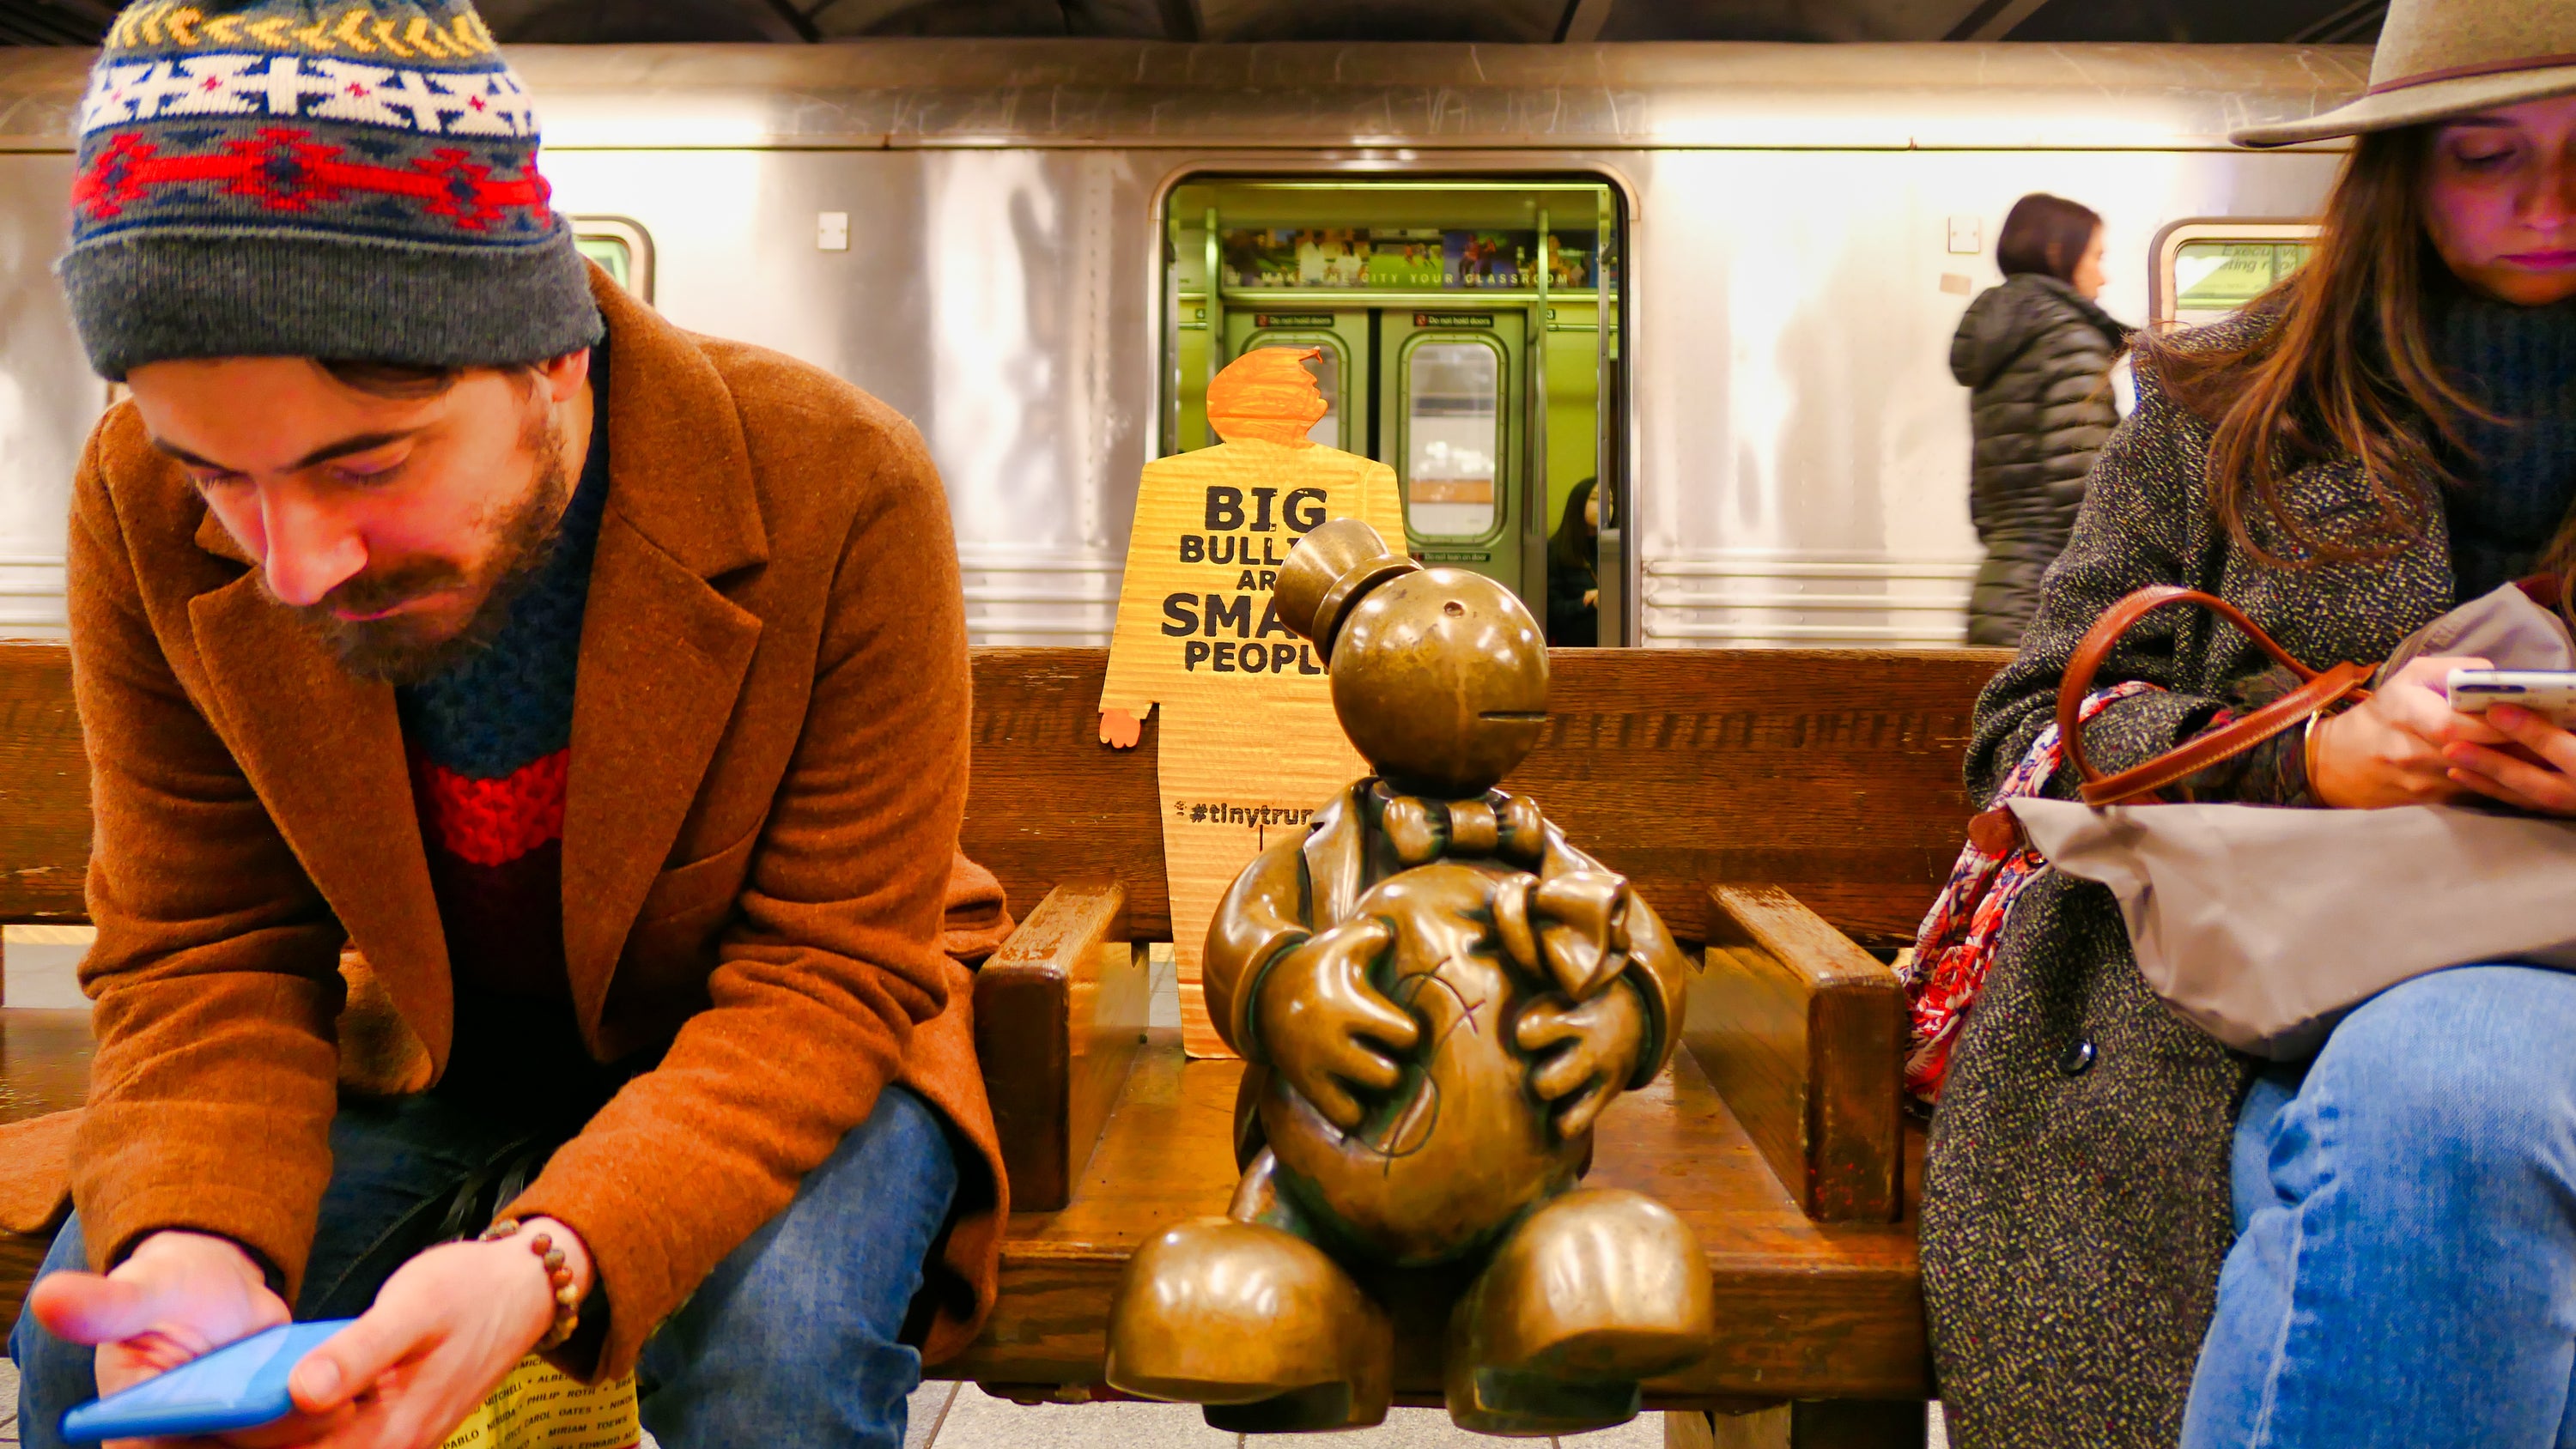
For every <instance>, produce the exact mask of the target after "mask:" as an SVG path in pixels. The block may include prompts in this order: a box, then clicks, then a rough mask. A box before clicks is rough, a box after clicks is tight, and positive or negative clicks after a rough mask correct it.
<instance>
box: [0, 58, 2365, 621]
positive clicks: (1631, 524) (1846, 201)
mask: <svg viewBox="0 0 2576 1449" xmlns="http://www.w3.org/2000/svg"><path fill="white" fill-rule="evenodd" d="M92 58H93V53H92V52H89V51H85V50H71V49H13V50H0V633H9V634H19V635H26V634H37V635H43V634H50V633H58V632H59V631H60V628H61V621H62V604H61V590H62V563H61V560H62V534H63V512H64V507H65V502H66V499H67V497H68V493H69V480H70V476H71V473H72V470H73V468H74V465H75V462H76V460H77V457H78V453H79V450H80V446H81V441H82V438H83V436H84V434H85V433H86V432H87V430H88V428H89V426H90V424H91V422H92V421H93V419H94V418H95V417H96V416H97V414H98V412H99V410H100V408H101V407H102V406H103V405H104V404H105V403H106V402H107V401H108V400H109V390H108V388H107V387H106V385H105V384H103V383H101V382H99V381H98V380H97V379H96V378H95V377H94V376H92V375H91V374H90V372H89V371H88V369H87V368H86V366H85V365H84V364H83V362H82V360H81V355H80V351H79V348H78V346H77V344H76V342H75V339H74V337H73V335H72V332H71V329H70V324H69V320H68V317H67V314H66V312H65V309H64V307H63V304H62V301H61V299H60V296H59V294H58V292H57V290H56V287H55V283H54V280H53V278H52V276H51V274H50V264H51V262H52V260H53V258H54V257H55V256H56V255H57V254H58V253H59V251H60V250H61V247H62V245H63V239H64V234H65V207H66V197H67V194H68V191H69V187H70V181H71V173H72V133H73V125H74V120H75V117H76V115H77V113H78V110H79V107H80V104H81V100H82V96H83V91H84V87H85V84H86V73H87V70H88V68H89V65H90V63H91V60H92ZM513 58H514V60H515V62H516V64H517V65H518V67H519V70H520V72H521V74H522V76H523V77H524V78H525V80H526V82H527V83H528V86H529V88H530V90H531V91H532V92H533V94H534V97H535V99H536V103H537V106H538V109H539V112H540V115H541V117H542V121H543V126H544V133H545V139H546V152H545V157H544V162H543V165H544V169H545V172H546V174H547V176H548V177H549V178H550V180H551V181H552V183H553V186H554V200H555V204H556V206H557V207H558V208H559V209H560V210H561V211H563V212H564V213H565V214H567V215H568V216H571V217H572V218H574V220H575V223H576V226H577V228H578V230H579V233H580V236H581V241H582V245H583V248H584V250H585V251H587V252H589V253H590V254H591V255H592V256H594V257H595V258H596V259H598V260H599V261H600V262H601V263H602V265H604V266H606V267H607V268H608V269H609V270H610V271H611V272H612V273H613V274H614V275H616V276H617V277H618V278H619V279H620V280H621V281H622V282H624V283H625V284H626V285H627V286H629V287H631V288H632V289H633V290H635V291H636V292H638V293H640V294H642V295H643V296H644V297H646V298H647V299H648V300H650V301H651V302H652V303H653V304H654V305H656V306H657V307H659V308H660V309H661V310H662V311H663V312H664V313H665V314H666V315H668V316H670V317H671V318H673V319H674V320H676V321H678V322H679V323H681V324H682V325H685V326H688V327H692V328H697V329H701V330H704V331H707V332H712V333H720V334H724V335H727V336H731V337H738V338H743V339H747V340H750V341H755V342H759V343H763V344H766V345H768V346H771V347H775V348H779V349H781V350H783V351H785V352H788V353H792V354H794V355H796V356H798V357H801V358H805V359H807V360H809V361H812V362H815V363H818V364H820V365H822V366H825V367H828V368H830V369H832V370H833V371H834V372H836V373H838V374H840V375H841V376H843V377H846V378H849V379H850V380H852V381H854V382H856V383H858V384H859V385H861V386H863V387H865V388H867V389H868V390H870V391H871V392H873V393H875V394H877V395H878V396H880V397H882V398H884V399H886V400H887V401H888V402H889V403H891V404H893V405H894V406H895V407H897V408H900V409H901V410H902V411H903V412H904V413H906V414H907V415H909V416H910V417H911V418H912V420H913V421H914V422H915V423H916V424H917V425H918V426H919V427H920V428H921V430H922V432H923V434H924V435H925V436H926V437H927V438H928V440H929V443H930V447H931V450H932V452H933V454H934V456H935V457H936V459H937V461H938V464H939V467H940V470H941V473H942V475H943V476H944V478H945V479H946V482H947V486H948V489H949V492H950V497H951V502H952V505H953V511H954V516H955V519H956V525H957V533H958V544H959V550H960V555H961V560H962V562H963V564H964V567H965V579H966V597H967V601H968V613H969V616H970V628H971V631H972V635H973V637H974V639H975V640H976V642H978V643H1000V644H1070V643H1093V644H1098V643H1105V642H1106V641H1107V638H1108V633H1109V629H1110V625H1111V620H1112V613H1113V608H1114V604H1115V601H1116V599H1117V594H1118V577H1119V573H1120V569H1121V565H1122V559H1123V551H1124V548H1125V543H1126V535H1127V529H1128V520H1129V515H1130V512H1131V508H1132V505H1133V500H1134V496H1135V488H1136V480H1137V475H1138V472H1139V470H1140V469H1141V468H1142V467H1143V466H1144V465H1145V463H1146V462H1147V460H1149V459H1151V458H1154V457H1157V456H1160V455H1163V454H1167V453H1171V452H1175V451H1180V450H1183V449H1187V448H1193V447H1198V446H1203V445H1204V444H1206V443H1207V442H1209V441H1212V439H1210V438H1209V436H1208V429H1207V424H1206V419H1205V415H1204V411H1203V407H1202V400H1203V397H1204V393H1205V389H1206V386H1207V381H1208V379H1209V377H1210V376H1211V375H1213V373H1214V371H1215V370H1216V369H1218V368H1220V367H1222V366H1223V365H1224V363H1225V362H1226V361H1227V360H1229V359H1231V358H1232V357H1234V356H1236V355H1238V354H1239V353H1241V352H1242V351H1243V350H1244V349H1247V348H1252V347H1260V346H1271V345H1287V346H1295V347H1300V348H1309V349H1313V350H1314V352H1315V354H1316V355H1315V357H1314V359H1313V361H1312V362H1311V363H1310V366H1311V367H1312V368H1313V369H1314V370H1315V371H1316V373H1317V376H1318V382H1319V385H1320V387H1321V389H1322V391H1323V392H1324V393H1325V396H1326V398H1327V401H1328V404H1329V406H1330V409H1331V411H1330V412H1329V413H1328V415H1327V416H1326V418H1325V419H1324V420H1323V421H1322V422H1320V423H1318V424H1317V425H1316V430H1315V434H1314V435H1315V436H1316V437H1317V438H1318V439H1319V440H1320V441H1324V442H1329V443H1331V444H1333V445H1335V446H1339V447H1343V448H1347V449H1349V450H1351V451H1354V452H1364V453H1368V454H1371V455H1373V456H1375V457H1378V458H1381V459H1383V460H1385V461H1387V462H1388V463H1390V464H1392V465H1393V466H1394V467H1395V468H1396V470H1397V472H1398V475H1399V477H1400V478H1401V480H1402V482H1403V485H1404V489H1405V500H1406V510H1407V512H1406V518H1407V525H1408V531H1409V533H1410V534H1411V537H1410V539H1409V540H1408V542H1409V545H1410V547H1411V548H1412V550H1413V551H1414V552H1416V553H1418V554H1420V555H1422V556H1423V557H1425V558H1426V559H1432V560H1436V561H1440V562H1446V563H1452V564H1455V565H1458V566H1461V567H1466V568H1472V569H1476V570H1479V571H1481V572H1485V573H1487V574H1490V575H1492V576H1494V577H1496V578H1498V579H1501V580H1503V581H1504V582H1506V583H1508V584H1510V585H1511V586H1512V587H1514V588H1517V589H1519V590H1520V591H1521V592H1522V594H1523V595H1524V596H1525V597H1527V598H1528V599H1529V600H1530V601H1531V602H1532V604H1533V605H1535V606H1542V607H1543V595H1544V590H1545V588H1546V582H1547V581H1546V569H1545V563H1544V560H1545V553H1546V548H1547V544H1548V538H1549V535H1550V533H1551V531H1552V530H1553V529H1554V528H1555V527H1556V526H1557V524H1558V523H1559V522H1560V521H1561V514H1562V512H1563V511H1564V509H1565V507H1566V504H1567V500H1568V498H1569V497H1570V496H1571V495H1572V494H1573V492H1574V490H1575V489H1576V487H1577V485H1578V484H1579V483H1581V482H1582V481H1583V480H1585V479H1599V480H1601V481H1600V483H1599V485H1598V486H1599V489H1600V492H1601V495H1602V497H1603V498H1604V499H1605V500H1606V501H1607V505H1608V506H1607V507H1606V508H1605V509H1604V510H1603V515H1602V522H1603V524H1604V527H1603V528H1602V529H1601V531H1600V536H1599V541H1598V545H1597V547H1598V550H1599V553H1598V560H1599V563H1600V565H1601V567H1600V570H1599V582H1600V585H1601V587H1600V620H1601V629H1600V634H1601V640H1602V642H1603V643H1605V644H1628V645H1643V646H1649V647H1712V646H1737V647H1741V646H1761V645H1784V644H1786V645H1837V646H1855V647H1892V648H1907V647H1938V646H1945V645H1953V644H1956V643H1957V642H1958V641H1959V640H1960V638H1961V637H1962V633H1963V618H1962V615H1963V606H1964V603H1965V599H1966V595H1967V589H1968V583H1969V579H1970V576H1971V574H1972V573H1973V571H1974V568H1975V562H1976V541H1975V537H1974V534H1973V532H1972V530H1971V528H1970V526H1969V523H1968V514H1967V505H1966V484H1967V464H1968V455H1969V439H1968V424H1967V407H1966V397H1965V394H1964V393H1963V391H1962V390H1961V389H1960V388H1959V387H1958V386H1957V385H1956V384H1955V383H1954V382H1953V381H1952V379H1951V377H1950V375H1949V371H1948V368H1947V354H1948V346H1949V339H1950V335H1951V332H1952V329H1953V328H1954V327H1955V325H1956V323H1957V320H1958V317H1959V314H1960V312H1961V310H1962V309H1963V308H1964V306H1965V305H1966V303H1967V301H1968V300H1969V298H1970V297H1971V296H1972V295H1973V294H1974V293H1975V292H1977V291H1978V290H1981V289H1982V288H1984V287H1986V286H1988V285H1990V284H1992V283H1993V282H1995V281H1996V280H1998V279H1999V278H1998V276H1997V274H1996V272H1995V269H1994V261H1993V253H1994V241H1995V232H1996V229H1997V228H1998V226H1999V225H2000V221H2001V218H2002V216H2003V213H2004V211H2005V210H2006V208H2007V207H2009V206H2010V204H2011V203H2012V201H2013V200H2014V198H2016V197H2018V196H2020V195H2021V194H2023V193H2025V192H2029V191H2041V190H2044V191H2054V192H2058V193H2060V194H2063V195H2067V196H2071V197H2074V198H2076V199H2078V200H2081V201H2084V202H2086V203H2087V204H2089V205H2091V206H2092V207H2094V208H2095V209H2096V210H2098V211H2099V212H2101V213H2102V215H2103V216H2104V218H2105V227H2106V239H2107V241H2108V244H2109V247H2110V252H2109V262H2108V267H2109V271H2110V274H2111V283H2110V287H2109V289H2108V290H2107V291H2106V292H2105V294H2104V296H2103V302H2104V304H2105V305H2106V307H2108V309H2109V310H2110V311H2111V312H2112V313H2113V314H2114V315H2115V316H2118V317H2120V318H2122V319H2123V320H2126V321H2129V322H2131V323H2135V324H2146V325H2159V324H2175V323H2187V322H2190V321H2193V320H2197V319H2202V318H2206V317H2211V316H2217V315H2222V314H2223V313H2224V312H2226V311H2227V310H2229V309H2231V308H2233V307H2234V306H2237V305H2240V304H2241V303H2242V302H2243V301H2245V300H2246V299H2247V298H2249V297H2251V296H2252V295H2254V294H2255V293H2256V292H2258V291H2260V290H2261V288H2262V287H2264V286H2266V285H2268V284H2269V283H2270V282H2271V281H2272V280H2274V279H2275V278H2276V277H2278V276H2279V275H2281V274H2282V273H2283V272H2284V271H2285V270H2286V269H2287V268H2290V267H2293V266H2295V265H2296V264H2297V262H2298V261H2299V259H2300V258H2301V257H2302V256H2303V255H2304V251H2303V239H2304V238H2305V237H2306V236H2307V235H2308V234H2309V228H2308V226H2307V225H2306V223H2305V220H2304V219H2305V218H2308V217H2310V216H2312V215H2313V214H2314V213H2315V212H2316V210H2317V209H2318V207H2319V204H2320V203H2321V201H2322V199H2323V197H2324V193H2325V190H2326V188H2327V186H2328V185H2329V183H2330V181H2331V178H2332V175H2333V172H2334V169H2335V166H2336V164H2337V161H2338V157H2337V155H2335V154H2333V150H2334V148H2331V147H2327V148H2301V149H2293V150H2289V151H2283V152H2273V153H2251V152H2244V151H2239V150H2235V149H2232V148H2230V147H2229V146H2228V145H2227V143H2226V139H2225V137H2226V133H2227V131H2228V130H2229V129H2230V128H2232V127H2235V126H2239V125H2243V124H2247V123H2250V122H2254V121H2260V120H2268V119H2274V118H2283V117H2292V116H2300V115H2306V114H2309V113H2311V112H2314V111H2319V110H2323V109H2326V108H2329V107H2331V106H2333V105H2335V104H2337V103H2339V102H2341V101H2342V100H2344V99H2346V98H2348V97H2349V96H2350V95H2351V94H2353V93H2354V92H2356V91H2358V90H2359V89H2360V88H2361V87H2362V86H2363V84H2364V83H2365V80H2366V72H2367V67H2368V60H2369V53H2368V51H2367V49H2366V48H2362V47H2287V46H2248V47H2232V46H2188V47H2186V46H2111V45H2104V46H2090V47H2081V46H2077V47H2070V46H2042V45H1969V44H1921V45H1866V44H1860V45H1832V46H1824V45H1817V46H1798V45H1760V44H1723V43H1706V44H1703V43H1671V44H1628V45H1597V46H1587V45H1570V46H1470V45H1434V44H1374V45H1337V44H1254V45H1231V46H1221V45H1182V44H1169V43H1160V42H1130V41H1114V40H1100V41H1065V40H1040V41H1012V40H1005V41H947V40H891V41H872V42H865V43H853V44H835V45H816V46H759V45H674V46H579V47H550V46H530V47H523V48H518V49H516V50H514V52H513ZM138 83H139V84H149V83H151V78H150V77H140V78H138Z"/></svg>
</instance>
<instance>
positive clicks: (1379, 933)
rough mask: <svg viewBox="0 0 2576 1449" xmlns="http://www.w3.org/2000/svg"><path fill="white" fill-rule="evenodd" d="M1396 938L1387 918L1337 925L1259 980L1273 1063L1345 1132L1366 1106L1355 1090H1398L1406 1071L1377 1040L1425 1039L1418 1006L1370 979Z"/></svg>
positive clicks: (1265, 1040) (1390, 1043) (1266, 1047)
mask: <svg viewBox="0 0 2576 1449" xmlns="http://www.w3.org/2000/svg"><path fill="white" fill-rule="evenodd" d="M1394 941H1395V933H1394V931H1393V930H1392V929H1390V928H1389V927H1388V926H1386V925H1385V924H1383V923H1382V922H1378V921H1373V920H1359V921H1351V922H1348V923H1346V924H1344V925H1340V926H1336V927H1334V928H1333V929H1331V930H1329V931H1326V932H1324V933H1323V934H1322V935H1320V936H1317V937H1315V938H1314V939H1313V940H1310V941H1308V942H1306V943H1305V944H1304V945H1301V946H1299V947H1297V948H1296V949H1295V950H1292V951H1290V952H1289V953H1288V954H1287V955H1286V956H1284V957H1282V958H1281V959H1280V960H1279V962H1278V963H1277V964H1276V965H1274V966H1272V967H1271V968H1270V969H1269V970H1268V971H1267V972H1265V973H1263V975H1262V978H1261V984H1260V986H1259V987H1258V988H1256V990H1257V992H1258V1000H1257V1003H1256V1009H1257V1011H1258V1013H1259V1021H1260V1033H1261V1047H1262V1050H1263V1051H1264V1052H1265V1053H1266V1054H1267V1055H1268V1056H1269V1059H1270V1064H1271V1066H1272V1067H1273V1068H1274V1069H1276V1070H1277V1071H1278V1072H1279V1074H1280V1075H1282V1076H1284V1077H1286V1078H1287V1079H1288V1084H1289V1085H1290V1086H1292V1087H1294V1088H1296V1089H1297V1091H1298V1092H1299V1093H1300V1094H1301V1095H1303V1096H1304V1097H1305V1098H1306V1100H1307V1101H1309V1102H1312V1103H1314V1104H1315V1109H1316V1110H1317V1111H1319V1112H1321V1113H1323V1114H1324V1118H1325V1120H1326V1121H1329V1122H1331V1123H1332V1124H1333V1125H1334V1126H1336V1127H1339V1128H1341V1129H1342V1130H1343V1131H1345V1132H1349V1131H1354V1130H1356V1129H1357V1128H1358V1127H1359V1125H1360V1119H1361V1117H1362V1115H1363V1114H1364V1112H1365V1109H1364V1108H1363V1107H1362V1106H1361V1105H1360V1102H1359V1099H1358V1097H1357V1096H1355V1095H1354V1092H1355V1091H1357V1092H1391V1091H1393V1090H1394V1089H1395V1084H1396V1081H1397V1079H1398V1077H1399V1076H1400V1075H1401V1072H1402V1069H1401V1068H1400V1067H1399V1066H1397V1064H1396V1063H1395V1061H1394V1059H1393V1058H1391V1057H1389V1056H1388V1055H1386V1053H1385V1052H1382V1051H1379V1050H1377V1046H1381V1045H1382V1046H1384V1047H1387V1048H1391V1049H1392V1050H1394V1051H1399V1052H1402V1051H1410V1050H1412V1049H1413V1047H1414V1045H1415V1044H1416V1043H1418V1042H1419V1041H1420V1040H1421V1039H1422V1027H1421V1025H1420V1023H1418V1022H1416V1021H1415V1020H1414V1019H1413V1016H1412V1014H1411V1013H1409V1012H1407V1011H1405V1010H1404V1009H1403V1008H1402V1007H1399V1006H1397V1005H1396V1004H1395V1003H1394V1002H1392V1001H1389V1000H1387V999H1386V998H1385V997H1384V996H1381V995H1379V994H1378V991H1377V988H1375V987H1373V986H1371V985H1369V980H1368V970H1369V966H1370V963H1372V962H1374V961H1376V960H1377V959H1378V957H1379V956H1381V955H1382V954H1384V953H1385V951H1386V950H1387V948H1388V947H1389V946H1391V945H1393V944H1394ZM1373 1044H1374V1045H1373Z"/></svg>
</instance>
